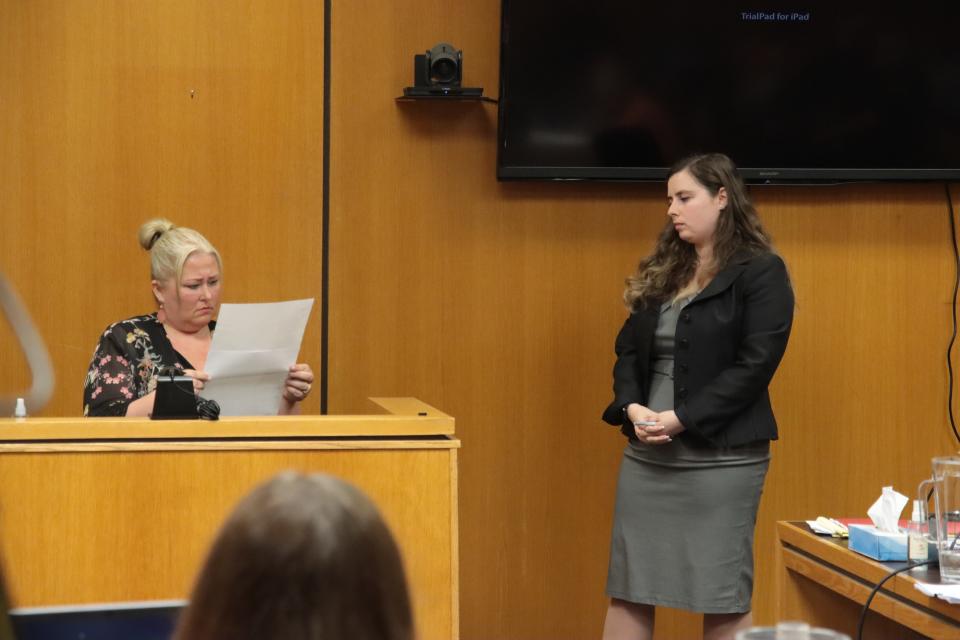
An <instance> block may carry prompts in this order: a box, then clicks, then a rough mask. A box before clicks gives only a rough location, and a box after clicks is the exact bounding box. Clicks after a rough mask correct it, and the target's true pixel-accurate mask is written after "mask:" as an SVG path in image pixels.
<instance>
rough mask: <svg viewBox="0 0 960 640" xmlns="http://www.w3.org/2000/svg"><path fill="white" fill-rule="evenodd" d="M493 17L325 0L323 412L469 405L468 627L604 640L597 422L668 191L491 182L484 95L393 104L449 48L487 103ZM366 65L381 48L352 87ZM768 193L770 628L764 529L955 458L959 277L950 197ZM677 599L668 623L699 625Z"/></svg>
mask: <svg viewBox="0 0 960 640" xmlns="http://www.w3.org/2000/svg"><path fill="white" fill-rule="evenodd" d="M498 6H499V3H495V2H488V3H481V4H479V5H478V4H474V5H470V6H459V7H456V8H454V9H453V10H450V8H449V7H447V8H445V9H446V10H444V11H439V9H440V7H439V5H438V3H436V2H416V3H414V4H413V5H409V4H408V5H404V7H402V8H400V7H396V8H385V7H383V6H379V5H377V6H373V5H371V4H365V3H349V5H348V4H347V3H335V6H334V10H333V21H334V24H333V31H334V43H333V44H334V46H333V54H332V56H333V58H332V64H333V69H334V72H333V86H332V97H333V106H332V112H331V117H332V119H333V124H332V131H331V135H332V139H331V143H332V158H331V163H332V164H331V194H330V197H331V208H332V217H331V245H332V253H331V271H330V276H331V333H330V343H331V348H330V357H331V360H330V406H331V410H332V411H334V412H341V411H351V410H356V409H357V408H358V407H359V406H360V403H361V402H362V398H363V397H364V396H366V395H370V394H381V393H382V394H391V395H393V394H404V395H406V394H410V395H417V396H420V397H422V398H424V399H425V400H426V401H428V402H431V403H433V404H436V405H437V406H442V407H444V408H445V410H448V411H450V412H451V413H452V414H454V415H456V416H457V418H458V422H457V431H458V435H459V437H461V438H462V440H463V445H464V446H463V451H462V453H461V456H460V459H461V471H462V475H461V484H460V487H461V505H462V507H461V540H462V541H463V544H462V551H461V570H462V575H461V582H462V585H463V588H462V591H463V596H464V597H463V599H462V611H461V622H462V634H463V637H465V638H480V637H530V638H536V637H570V638H574V637H576V638H588V637H596V636H597V635H598V633H599V629H600V625H601V624H602V616H603V611H604V607H605V598H604V597H603V583H604V579H605V571H606V561H607V538H608V535H609V525H610V515H611V514H610V511H611V509H612V496H613V486H614V483H615V477H616V469H617V465H618V464H619V456H620V451H621V449H622V441H621V439H620V438H619V436H618V435H617V434H616V433H615V431H614V430H612V429H609V428H606V427H605V426H603V425H602V424H601V423H600V422H599V419H598V416H599V412H600V410H601V409H602V407H603V406H604V404H605V403H606V402H607V401H608V398H609V385H610V380H609V376H610V366H611V365H612V362H613V356H612V342H613V337H614V335H615V333H616V330H617V329H618V328H619V326H620V324H621V323H622V321H623V318H624V311H623V309H622V307H621V306H620V304H619V302H618V299H619V295H620V291H621V287H622V281H623V277H624V276H625V275H626V274H627V273H628V272H629V271H630V270H631V269H632V268H633V266H634V264H635V262H636V260H637V259H638V258H639V257H640V256H641V255H642V254H644V253H646V252H648V251H649V250H650V247H651V246H652V243H653V241H654V238H655V235H656V232H657V230H658V229H659V227H660V225H661V224H662V220H663V213H664V204H663V187H662V185H615V184H588V185H572V184H515V183H514V184H501V183H497V182H496V181H495V179H494V162H495V152H496V148H495V147H496V145H495V131H494V120H493V117H494V115H495V114H494V113H493V109H492V107H488V106H483V105H462V104H440V105H435V104H416V103H413V104H403V105H397V104H396V103H394V102H393V98H394V97H395V96H396V95H399V91H400V88H401V87H402V86H405V85H406V84H409V83H410V64H411V56H412V55H413V54H414V53H416V52H418V51H421V50H422V49H424V48H426V47H428V46H430V45H431V44H432V43H433V42H434V41H439V40H442V39H444V40H449V41H451V42H453V43H454V44H456V45H457V46H462V47H463V48H464V52H465V53H464V56H465V60H466V62H465V69H466V70H467V71H466V76H468V77H469V80H470V81H469V82H468V84H471V85H474V84H475V85H482V86H484V87H487V92H488V93H489V94H494V93H495V92H494V91H493V89H492V88H493V87H496V77H497V76H496V67H495V65H494V64H492V62H493V61H494V60H496V58H497V53H498V33H497V25H498V20H499V16H498V11H497V10H498ZM471 38H472V39H473V41H472V42H470V39H471ZM466 43H470V44H469V45H468V44H466ZM471 45H472V46H471ZM361 54H365V55H367V56H369V57H372V58H376V59H378V60H380V61H383V62H382V64H381V65H380V66H378V68H376V69H374V70H372V71H371V72H370V75H369V79H370V82H368V83H367V84H366V85H365V86H362V87H361V86H360V85H358V84H357V83H355V82H353V81H352V78H351V75H350V69H351V68H352V65H354V64H355V61H356V60H357V59H358V58H359V57H360V56H361ZM478 65H480V66H481V70H480V73H479V75H476V74H477V66H478ZM754 194H755V197H756V199H757V202H758V204H759V207H760V210H761V214H762V216H763V217H764V219H765V220H766V223H767V225H768V227H769V228H770V230H771V231H772V233H773V234H774V236H775V239H776V240H777V242H778V246H779V248H780V250H781V252H782V253H783V254H784V256H785V257H786V259H787V261H788V263H789V265H790V269H791V273H792V276H793V279H794V284H795V287H796V290H797V299H798V303H799V304H798V309H797V317H796V324H795V330H794V336H793V339H792V341H791V345H790V349H789V351H788V354H787V357H786V359H785V360H784V363H783V366H782V367H781V371H780V373H779V374H778V376H777V378H776V379H775V381H774V384H773V395H774V400H775V406H776V410H777V413H778V416H779V417H780V422H781V426H782V429H781V430H782V440H781V441H780V442H779V443H778V444H776V445H775V446H774V460H773V463H772V465H771V470H770V474H769V477H768V480H767V486H766V491H765V495H764V498H763V502H762V505H761V511H760V515H759V523H758V529H757V542H756V554H757V575H756V591H755V619H756V620H757V621H758V622H761V623H770V622H773V621H775V618H776V594H775V591H776V589H775V585H774V581H773V577H774V574H773V571H774V569H775V565H774V564H773V553H774V550H775V547H774V542H775V541H774V537H773V523H774V522H775V521H776V520H778V519H785V518H806V517H815V516H816V515H818V514H821V513H823V514H827V515H836V516H842V515H862V514H863V513H865V511H866V508H867V507H868V506H869V504H870V503H871V502H872V501H873V499H874V498H875V497H876V496H877V495H878V494H879V491H880V488H881V487H882V486H883V485H885V484H891V483H892V484H894V485H895V486H896V487H897V488H898V489H899V490H901V491H902V492H904V493H908V494H912V492H913V490H914V486H915V484H916V481H917V480H919V479H920V477H921V476H922V475H924V474H925V473H926V472H927V470H928V467H929V458H930V456H932V455H934V454H936V453H942V452H949V451H952V450H955V449H956V448H957V447H956V443H954V442H953V441H952V435H950V433H949V431H948V427H947V423H946V416H945V403H946V399H945V398H946V377H945V371H944V366H943V365H944V363H943V353H944V349H945V348H946V339H947V336H948V330H949V310H950V307H949V303H950V298H949V295H950V285H951V283H952V278H953V273H952V262H951V258H950V253H949V251H950V250H949V242H948V236H947V232H946V229H947V218H946V213H945V211H946V210H945V201H944V197H943V190H942V187H941V186H939V185H903V184H900V185H859V186H837V187H824V188H820V187H789V188H788V187H757V188H755V189H754ZM665 613H666V615H664V616H663V617H662V618H661V619H660V620H658V637H681V636H683V637H687V635H688V634H689V633H691V630H692V629H694V628H695V627H696V626H697V625H698V621H697V620H696V617H695V616H693V617H691V616H688V615H686V614H677V613H674V612H665Z"/></svg>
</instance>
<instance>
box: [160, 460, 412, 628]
mask: <svg viewBox="0 0 960 640" xmlns="http://www.w3.org/2000/svg"><path fill="white" fill-rule="evenodd" d="M273 638H283V639H284V640H341V639H342V640H348V639H349V640H412V638H413V616H412V613H411V611H410V596H409V591H408V589H407V579H406V575H405V573H404V570H403V562H402V560H401V558H400V552H399V550H398V549H397V545H396V543H395V542H394V540H393V536H392V535H391V534H390V530H389V529H388V528H387V525H386V524H385V523H384V521H383V519H382V517H381V516H380V513H379V512H378V511H377V508H376V507H375V506H374V505H373V503H372V502H371V501H370V499H369V498H367V497H366V496H365V495H364V494H363V493H362V492H361V491H360V490H359V489H357V488H356V487H354V486H353V485H350V484H348V483H346V482H344V481H342V480H338V479H337V478H334V477H332V476H327V475H322V474H316V475H309V476H308V475H302V474H299V473H294V472H289V471H288V472H285V473H281V474H279V475H277V476H276V477H274V478H273V479H272V480H270V481H268V482H266V483H264V484H262V485H260V486H259V487H257V488H256V489H254V490H253V492H251V493H250V494H249V495H248V496H247V497H246V498H244V499H243V500H242V501H241V502H240V504H239V505H237V507H236V509H234V511H233V513H232V514H231V515H230V516H229V518H228V519H227V521H226V522H225V523H224V525H223V527H222V528H221V529H220V533H219V534H218V535H217V538H216V540H215V541H214V543H213V547H212V548H211V549H210V553H209V555H208V556H207V559H206V562H205V564H204V566H203V569H202V570H201V571H200V575H199V576H198V578H197V582H196V584H195V585H194V588H193V593H192V594H191V596H190V604H189V606H188V607H187V608H186V610H185V611H184V612H183V614H182V615H181V618H180V621H179V623H178V626H177V631H176V633H175V634H174V640H228V639H229V640H247V639H249V640H270V639H273Z"/></svg>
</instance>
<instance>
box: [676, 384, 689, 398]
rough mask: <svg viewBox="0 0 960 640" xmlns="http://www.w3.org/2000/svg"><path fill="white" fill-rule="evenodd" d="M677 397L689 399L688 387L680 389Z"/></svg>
mask: <svg viewBox="0 0 960 640" xmlns="http://www.w3.org/2000/svg"><path fill="white" fill-rule="evenodd" d="M677 397H678V398H686V397H687V388H686V387H680V390H679V391H677Z"/></svg>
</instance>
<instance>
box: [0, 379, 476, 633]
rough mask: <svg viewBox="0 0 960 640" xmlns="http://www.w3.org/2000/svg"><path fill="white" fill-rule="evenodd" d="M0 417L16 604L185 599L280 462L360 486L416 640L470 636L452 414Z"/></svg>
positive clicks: (1, 504) (385, 402) (395, 408)
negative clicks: (393, 556) (464, 624)
mask: <svg viewBox="0 0 960 640" xmlns="http://www.w3.org/2000/svg"><path fill="white" fill-rule="evenodd" d="M374 401H375V402H376V403H377V404H378V405H380V406H381V407H382V408H383V409H384V410H386V413H381V414H375V415H355V416H278V417H266V418H264V417H260V418H224V419H221V420H219V421H216V422H207V421H198V420H194V421H173V420H171V421H150V420H145V419H138V418H27V419H25V420H21V421H17V420H13V419H0V556H2V561H3V570H4V578H5V581H6V584H7V586H8V589H9V594H10V599H11V604H12V605H14V606H35V605H54V604H67V603H71V604H80V603H91V602H113V601H124V600H148V599H179V598H186V597H188V595H189V591H190V589H191V587H192V584H193V580H194V576H195V575H196V572H197V571H198V569H199V567H200V564H201V561H202V559H203V557H204V555H205V554H206V551H207V548H208V547H209V544H210V542H211V541H212V539H213V536H214V534H215V533H216V531H217V529H218V528H219V526H220V524H221V522H222V521H223V519H224V517H225V516H226V514H227V513H228V512H229V511H230V510H231V509H232V508H233V506H234V505H235V504H236V503H237V501H238V500H239V499H240V498H241V497H242V496H244V495H245V494H246V493H247V492H248V491H250V489H252V488H253V487H254V486H255V485H257V484H259V483H261V482H263V481H264V480H265V479H267V478H269V477H271V476H272V475H274V474H276V473H277V472H279V471H281V470H284V469H296V470H301V471H304V472H326V473H331V474H334V475H336V476H339V477H341V478H344V479H346V480H348V481H350V482H352V483H354V484H356V485H357V486H359V487H360V488H361V489H363V490H364V491H365V492H366V493H367V494H368V495H370V496H371V498H372V499H373V501H374V502H375V503H376V504H377V505H378V507H379V508H380V510H381V512H382V513H383V515H384V518H385V519H386V520H387V523H388V524H389V526H390V528H391V530H392V531H393V533H394V536H395V537H396V539H397V542H398V545H399V546H400V549H401V552H402V553H403V557H404V564H405V566H406V570H407V577H408V579H409V582H410V587H411V597H412V600H413V605H414V615H415V619H416V624H417V631H418V637H420V638H457V637H458V635H459V582H458V579H459V578H458V573H459V572H458V553H459V549H458V524H457V450H458V448H459V446H460V442H459V441H458V440H457V439H456V438H455V437H453V433H454V420H453V418H452V417H451V416H448V415H446V414H444V413H443V412H441V411H438V410H437V409H435V408H433V407H431V406H429V405H426V404H424V403H422V402H420V401H418V400H416V399H412V398H386V399H375V400H374Z"/></svg>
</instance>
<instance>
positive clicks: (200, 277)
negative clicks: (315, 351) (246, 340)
mask: <svg viewBox="0 0 960 640" xmlns="http://www.w3.org/2000/svg"><path fill="white" fill-rule="evenodd" d="M139 240H140V246H141V247H143V248H144V249H145V250H147V251H149V252H150V274H151V281H150V286H151V290H152V292H153V297H154V299H155V300H156V304H157V310H156V311H155V312H153V313H150V314H147V315H142V316H135V317H133V318H127V319H126V320H121V321H120V322H116V323H114V324H112V325H110V326H109V327H107V328H106V330H105V331H104V332H103V334H102V335H101V336H100V342H99V343H98V344H97V348H96V350H95V351H94V354H93V359H92V360H91V361H90V367H89V369H88V371H87V377H86V384H85V385H84V390H83V415H85V416H124V415H126V416H148V415H150V412H151V411H152V409H153V401H154V396H155V389H156V384H157V376H158V375H159V373H160V371H161V370H162V369H165V368H168V367H174V368H175V369H177V370H179V371H181V372H182V373H183V374H185V375H187V376H190V377H192V378H193V386H194V389H195V390H196V391H197V392H198V393H199V392H200V391H201V390H202V389H203V384H204V382H205V381H207V380H209V376H208V375H207V374H206V373H204V370H203V368H204V365H205V364H206V361H207V353H208V352H209V351H210V343H211V341H212V339H213V330H214V328H215V327H216V321H215V320H214V318H216V316H217V312H218V310H219V309H220V291H221V284H222V283H221V276H222V273H221V272H222V269H223V266H222V263H221V260H220V253H219V252H218V251H217V250H216V248H214V246H213V245H212V244H210V242H209V241H208V240H207V239H206V238H205V237H203V235H201V234H200V233H199V232H198V231H195V230H193V229H188V228H186V227H178V226H176V225H174V224H173V223H172V222H170V221H169V220H163V219H155V220H150V221H149V222H147V223H145V224H144V225H143V226H142V227H140V232H139ZM312 384H313V371H312V370H311V369H310V366H309V365H307V364H295V365H293V366H291V367H290V370H289V371H288V372H287V378H286V380H285V381H284V387H283V392H282V401H281V403H280V413H296V412H297V411H298V410H299V403H300V402H301V401H302V400H303V399H304V398H306V397H307V395H308V394H309V393H310V390H311V387H312Z"/></svg>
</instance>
